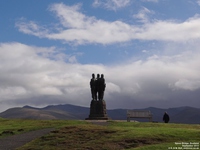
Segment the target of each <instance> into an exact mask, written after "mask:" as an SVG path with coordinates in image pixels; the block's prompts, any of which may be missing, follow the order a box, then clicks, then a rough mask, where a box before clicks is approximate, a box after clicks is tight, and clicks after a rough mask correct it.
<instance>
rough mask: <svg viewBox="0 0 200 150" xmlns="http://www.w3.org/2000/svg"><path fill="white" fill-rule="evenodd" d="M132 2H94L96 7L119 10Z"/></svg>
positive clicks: (98, 0) (128, 0) (96, 0)
mask: <svg viewBox="0 0 200 150" xmlns="http://www.w3.org/2000/svg"><path fill="white" fill-rule="evenodd" d="M129 4H130V0H95V1H94V2H93V6H94V7H100V6H102V7H105V8H107V9H110V10H117V9H120V8H123V7H126V6H127V5H129Z"/></svg>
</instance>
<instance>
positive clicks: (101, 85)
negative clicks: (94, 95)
mask: <svg viewBox="0 0 200 150" xmlns="http://www.w3.org/2000/svg"><path fill="white" fill-rule="evenodd" d="M105 88H106V84H105V79H104V75H103V74H101V78H100V79H99V100H103V96H104V91H105Z"/></svg>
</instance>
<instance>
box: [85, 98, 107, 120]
mask: <svg viewBox="0 0 200 150" xmlns="http://www.w3.org/2000/svg"><path fill="white" fill-rule="evenodd" d="M85 120H110V118H109V117H108V115H107V112H106V102H105V101H104V100H99V101H97V100H92V101H91V104H90V115H89V117H88V118H86V119H85Z"/></svg>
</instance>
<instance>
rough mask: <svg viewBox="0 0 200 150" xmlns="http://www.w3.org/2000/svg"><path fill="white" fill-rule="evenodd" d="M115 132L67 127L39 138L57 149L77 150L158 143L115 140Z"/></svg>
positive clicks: (98, 149) (116, 148) (107, 149)
mask: <svg viewBox="0 0 200 150" xmlns="http://www.w3.org/2000/svg"><path fill="white" fill-rule="evenodd" d="M117 134H118V133H117V131H116V130H108V129H106V128H104V127H102V128H94V127H91V128H90V127H86V128H83V127H77V126H69V127H65V128H62V129H60V130H56V131H52V132H51V134H50V135H48V136H44V137H42V138H41V140H42V141H44V142H45V143H46V142H47V141H49V142H48V143H49V144H50V145H51V147H55V148H56V147H57V148H58V147H59V149H62V148H63V149H66V148H67V149H71V150H73V149H79V150H102V149H105V150H113V149H115V150H122V149H127V148H135V147H139V146H143V145H150V144H155V143H160V142H161V140H160V139H153V140H152V139H137V140H136V139H122V140H116V138H113V137H116V136H117Z"/></svg>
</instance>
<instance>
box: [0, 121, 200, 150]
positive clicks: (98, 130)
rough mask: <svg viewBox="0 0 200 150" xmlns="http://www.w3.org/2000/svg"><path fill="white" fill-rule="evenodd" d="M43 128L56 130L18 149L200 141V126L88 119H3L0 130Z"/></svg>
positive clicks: (140, 148)
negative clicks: (102, 122) (104, 123)
mask: <svg viewBox="0 0 200 150" xmlns="http://www.w3.org/2000/svg"><path fill="white" fill-rule="evenodd" d="M41 128H55V131H53V132H51V133H50V134H48V135H45V136H43V137H41V138H38V139H35V140H33V141H32V142H30V143H28V144H26V145H24V146H23V147H21V148H19V149H18V150H27V149H30V150H41V149H42V150H55V149H56V150H62V149H63V150H65V149H70V150H86V149H88V150H122V149H129V150H130V149H137V150H156V149H158V150H160V149H161V150H162V149H168V148H170V147H172V148H173V147H177V145H176V144H175V142H200V125H186V124H164V123H135V122H116V121H109V122H108V125H107V126H100V125H95V124H92V123H88V122H86V121H65V120H51V121H44V120H41V121H39V120H7V119H0V133H2V132H3V131H5V130H12V131H14V133H15V134H19V132H18V130H19V129H24V131H23V132H27V131H30V130H37V129H41ZM2 136H3V135H2ZM179 146H180V145H179ZM198 148H199V147H198Z"/></svg>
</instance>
